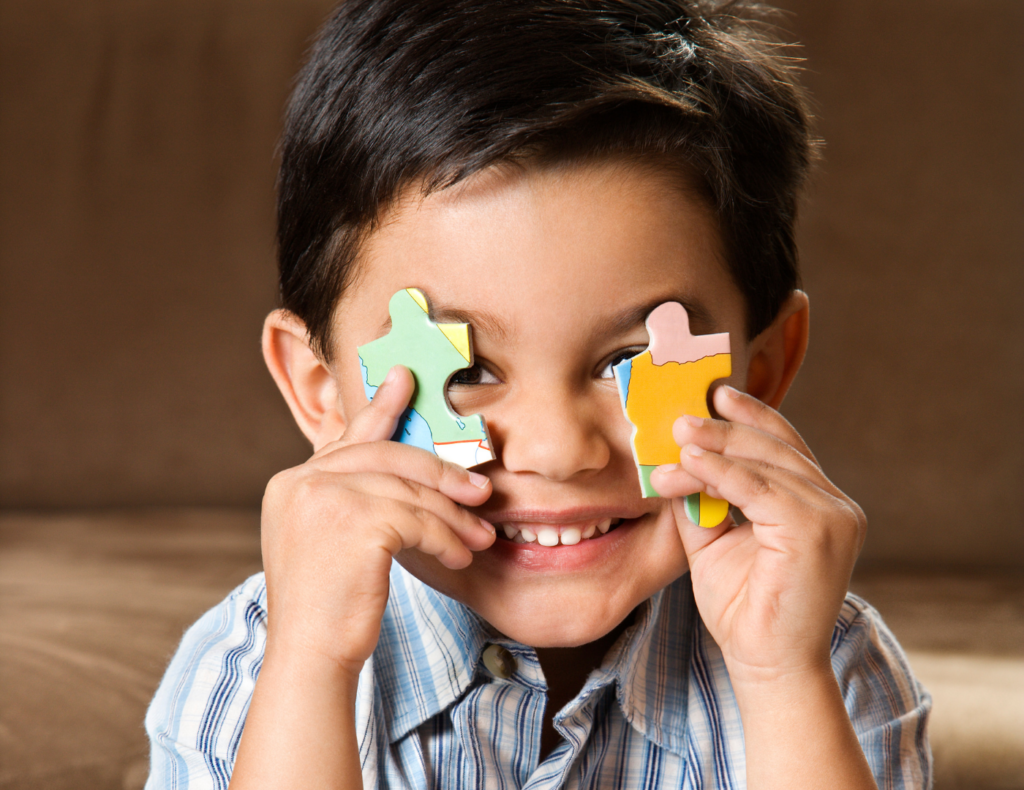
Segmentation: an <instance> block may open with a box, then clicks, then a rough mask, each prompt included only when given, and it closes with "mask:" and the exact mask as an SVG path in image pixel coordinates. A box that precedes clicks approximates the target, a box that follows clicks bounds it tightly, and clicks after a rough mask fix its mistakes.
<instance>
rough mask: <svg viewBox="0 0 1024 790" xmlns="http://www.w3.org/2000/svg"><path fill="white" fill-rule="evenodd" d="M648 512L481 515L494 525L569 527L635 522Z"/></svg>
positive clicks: (507, 511)
mask: <svg viewBox="0 0 1024 790" xmlns="http://www.w3.org/2000/svg"><path fill="white" fill-rule="evenodd" d="M646 513H647V511H645V510H643V509H641V508H638V507H636V506H632V507H630V506H625V507H614V506H601V507H592V506H591V507H574V508H561V509H558V510H546V509H542V508H508V509H505V510H498V511H483V512H480V513H479V515H480V516H482V517H483V518H485V519H487V520H488V521H490V522H491V523H492V524H526V525H529V524H549V525H559V526H567V525H570V524H580V523H584V522H589V521H600V520H601V519H605V518H621V519H622V520H623V521H627V520H630V521H631V520H633V519H636V518H640V516H643V515H646Z"/></svg>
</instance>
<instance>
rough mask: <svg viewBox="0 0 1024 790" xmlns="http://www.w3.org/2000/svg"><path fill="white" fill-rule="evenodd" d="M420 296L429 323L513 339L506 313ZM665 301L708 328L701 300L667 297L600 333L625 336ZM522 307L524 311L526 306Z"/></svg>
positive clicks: (387, 324)
mask: <svg viewBox="0 0 1024 790" xmlns="http://www.w3.org/2000/svg"><path fill="white" fill-rule="evenodd" d="M421 290H422V289H421ZM424 293H426V295H427V298H428V299H429V301H430V317H431V319H432V320H433V321H435V322H437V323H453V324H469V325H470V326H472V327H473V329H474V331H477V332H480V331H482V332H485V333H486V334H487V335H488V336H490V337H492V338H494V339H496V340H499V341H505V342H510V341H512V340H513V339H514V335H515V329H514V324H515V320H514V318H515V317H514V316H511V315H509V314H508V313H496V312H492V311H490V310H488V309H486V308H479V307H478V308H464V307H460V306H456V305H453V304H448V303H445V302H443V301H438V300H435V299H434V298H432V296H431V294H430V293H429V291H424ZM665 302H679V303H680V304H681V305H683V307H685V308H686V312H687V314H688V315H689V317H690V324H691V326H693V327H694V328H697V329H699V328H701V327H709V326H711V325H712V318H711V315H710V313H709V311H708V309H707V307H705V306H704V304H703V303H702V302H701V301H699V300H696V299H693V298H691V297H689V296H688V295H680V294H668V295H666V296H659V297H657V298H655V299H652V300H648V301H645V302H644V303H642V304H639V305H624V306H623V307H622V309H620V310H619V311H618V312H616V313H615V314H613V315H612V316H611V317H609V318H606V319H604V320H602V322H601V327H602V330H603V332H604V333H605V334H606V335H607V336H609V337H614V336H617V335H621V334H626V333H627V332H630V331H632V330H634V329H636V328H637V327H638V326H641V325H643V324H645V322H646V321H647V317H648V316H649V315H650V314H651V312H652V311H653V310H654V309H655V308H656V307H658V305H661V304H664V303H665ZM506 304H507V305H508V307H509V308H510V312H511V310H512V308H513V307H514V305H513V304H512V303H506ZM526 308H527V309H528V305H527V306H526ZM390 329H391V316H390V315H388V317H387V318H386V319H385V320H384V321H383V322H382V323H381V324H380V326H379V327H378V333H379V334H380V335H384V334H387V332H388V331H390Z"/></svg>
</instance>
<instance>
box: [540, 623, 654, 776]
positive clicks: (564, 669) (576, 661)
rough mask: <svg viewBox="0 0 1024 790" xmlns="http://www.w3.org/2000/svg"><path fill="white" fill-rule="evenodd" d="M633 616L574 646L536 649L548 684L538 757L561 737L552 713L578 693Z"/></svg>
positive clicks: (554, 745) (543, 754) (546, 752)
mask: <svg viewBox="0 0 1024 790" xmlns="http://www.w3.org/2000/svg"><path fill="white" fill-rule="evenodd" d="M633 615H634V613H633V612H631V613H630V614H629V616H628V617H627V618H626V619H625V620H623V621H622V622H621V623H619V624H618V625H617V626H615V628H613V629H612V630H611V631H609V632H608V633H607V634H605V635H604V636H602V637H601V638H600V639H598V640H596V641H594V642H590V643H588V644H585V645H580V646H578V647H544V648H537V650H536V652H537V659H538V661H540V667H541V670H542V671H543V672H544V679H545V680H546V681H547V684H548V704H547V707H546V708H545V710H544V728H543V730H542V731H541V739H540V759H541V760H543V759H545V758H546V757H547V756H548V755H549V754H550V753H551V752H552V750H553V749H554V748H555V747H556V746H558V743H559V741H560V739H561V736H560V735H559V734H558V732H557V731H556V730H555V727H554V716H555V714H556V713H558V711H560V710H561V709H562V708H564V707H565V706H566V705H568V704H569V702H571V701H572V699H573V698H574V697H575V696H576V695H577V694H579V693H580V690H581V689H582V688H583V684H584V683H586V682H587V677H588V676H589V675H590V673H591V672H592V671H593V670H595V669H597V668H598V667H599V666H601V662H602V661H603V660H604V657H605V655H607V653H608V651H609V650H610V649H611V647H612V645H614V644H615V641H616V640H617V639H618V638H619V637H620V636H621V635H622V632H623V631H625V630H626V629H627V628H628V627H629V626H630V625H632V624H633Z"/></svg>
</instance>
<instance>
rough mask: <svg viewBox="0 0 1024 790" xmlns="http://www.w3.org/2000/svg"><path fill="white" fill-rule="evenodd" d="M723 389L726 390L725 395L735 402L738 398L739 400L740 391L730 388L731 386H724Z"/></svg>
mask: <svg viewBox="0 0 1024 790" xmlns="http://www.w3.org/2000/svg"><path fill="white" fill-rule="evenodd" d="M722 389H724V390H725V394H726V395H728V396H729V397H730V398H732V399H733V400H735V399H736V398H738V397H739V396H740V391H739V390H738V389H736V388H735V387H733V386H730V385H729V384H723V385H722Z"/></svg>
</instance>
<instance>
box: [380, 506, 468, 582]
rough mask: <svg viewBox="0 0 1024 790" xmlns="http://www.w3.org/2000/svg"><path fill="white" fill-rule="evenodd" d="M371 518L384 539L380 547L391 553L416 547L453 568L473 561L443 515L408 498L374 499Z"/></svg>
mask: <svg viewBox="0 0 1024 790" xmlns="http://www.w3.org/2000/svg"><path fill="white" fill-rule="evenodd" d="M373 518H374V523H375V524H376V526H377V528H378V529H379V530H380V535H381V536H382V537H383V539H384V548H385V549H386V550H387V551H388V552H389V553H390V554H391V556H392V557H393V556H395V555H396V554H398V552H400V551H408V550H416V551H420V552H422V553H424V554H428V555H430V556H433V557H436V558H437V559H438V561H439V562H440V563H441V564H442V565H444V566H445V567H447V568H452V569H454V570H458V569H460V568H465V567H466V566H467V565H469V564H470V563H471V562H472V561H473V553H472V551H470V549H469V547H467V546H466V544H465V543H464V542H463V541H462V540H461V539H460V538H459V536H458V534H456V532H455V531H454V530H452V529H451V527H450V525H449V524H448V523H447V522H445V520H444V519H442V518H440V517H439V516H438V515H437V514H436V513H434V512H432V511H430V510H424V509H422V508H419V507H417V506H415V505H411V504H409V503H408V502H398V501H395V500H391V501H387V500H378V507H377V509H376V512H374V513H373Z"/></svg>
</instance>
